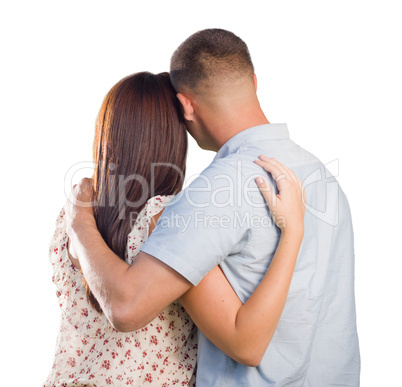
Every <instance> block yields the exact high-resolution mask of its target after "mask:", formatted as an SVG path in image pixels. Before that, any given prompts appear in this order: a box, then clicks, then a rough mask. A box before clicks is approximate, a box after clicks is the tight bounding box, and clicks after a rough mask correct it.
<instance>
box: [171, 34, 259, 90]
mask: <svg viewBox="0 0 402 387" xmlns="http://www.w3.org/2000/svg"><path fill="white" fill-rule="evenodd" d="M253 75H254V66H253V62H252V61H251V57H250V53H249V51H248V48H247V45H246V43H244V42H243V40H241V39H240V38H239V37H238V36H236V35H235V34H234V33H232V32H230V31H226V30H222V29H218V28H213V29H207V30H202V31H199V32H196V33H195V34H193V35H191V36H190V37H189V38H187V39H186V40H185V41H184V42H183V43H182V44H181V45H180V46H179V47H178V48H177V50H176V51H175V52H174V53H173V55H172V58H171V62H170V78H171V81H172V84H173V86H174V87H175V89H176V91H178V92H181V91H183V90H185V89H188V90H191V91H194V92H196V91H197V90H198V89H200V87H202V86H204V87H205V86H208V85H209V84H212V85H213V84H214V83H215V82H216V81H217V80H226V79H227V80H228V81H233V80H235V79H236V78H241V77H244V76H250V77H251V79H252V77H253ZM211 81H212V82H211Z"/></svg>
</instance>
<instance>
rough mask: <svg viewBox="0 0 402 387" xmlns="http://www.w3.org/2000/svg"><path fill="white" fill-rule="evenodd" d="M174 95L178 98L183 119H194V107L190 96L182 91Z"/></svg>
mask: <svg viewBox="0 0 402 387" xmlns="http://www.w3.org/2000/svg"><path fill="white" fill-rule="evenodd" d="M176 97H177V98H178V99H179V101H180V103H181V106H182V107H183V115H184V119H185V120H186V121H194V107H193V104H192V102H191V100H190V98H188V97H186V96H185V95H184V94H182V93H178V94H177V95H176Z"/></svg>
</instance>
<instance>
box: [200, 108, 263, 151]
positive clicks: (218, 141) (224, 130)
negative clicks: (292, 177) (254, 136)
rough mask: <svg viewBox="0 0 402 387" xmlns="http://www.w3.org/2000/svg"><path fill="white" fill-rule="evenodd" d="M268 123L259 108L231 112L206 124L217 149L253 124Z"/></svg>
mask: <svg viewBox="0 0 402 387" xmlns="http://www.w3.org/2000/svg"><path fill="white" fill-rule="evenodd" d="M264 124H269V121H268V119H267V118H266V117H265V115H264V113H263V111H262V110H261V109H255V110H254V111H249V112H242V113H241V114H233V115H231V116H230V117H227V118H226V119H220V120H219V122H211V124H210V125H209V126H208V127H209V128H210V130H211V133H213V137H214V142H215V148H216V149H214V150H215V151H218V150H219V149H220V148H221V147H222V146H223V144H225V143H226V142H227V141H229V140H230V139H231V138H232V137H234V136H235V135H236V134H238V133H240V132H242V131H244V130H246V129H249V128H252V127H254V126H259V125H264Z"/></svg>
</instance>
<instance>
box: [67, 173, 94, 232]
mask: <svg viewBox="0 0 402 387" xmlns="http://www.w3.org/2000/svg"><path fill="white" fill-rule="evenodd" d="M92 193H93V180H92V179H88V178H85V179H82V180H81V181H80V182H79V183H78V184H77V185H75V186H74V187H73V191H72V192H71V194H70V197H69V198H68V200H67V202H66V204H65V205H64V210H65V212H66V215H65V220H66V228H67V234H68V235H69V236H70V237H71V236H72V234H73V233H74V232H75V230H76V229H77V228H79V227H96V223H95V218H94V214H93V202H92Z"/></svg>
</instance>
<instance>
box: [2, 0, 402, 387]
mask: <svg viewBox="0 0 402 387" xmlns="http://www.w3.org/2000/svg"><path fill="white" fill-rule="evenodd" d="M397 3H398V2H397V1H387V0H382V1H369V0H367V1H353V0H349V1H343V0H341V1H324V0H321V1H248V2H245V1H242V2H237V1H233V0H232V1H217V0H216V1H205V0H204V1H202V2H190V1H170V2H168V1H142V2H137V1H130V2H123V1H109V2H102V1H96V2H95V1H93V2H91V1H68V2H67V1H49V2H44V1H13V2H11V1H10V2H8V4H7V5H6V3H5V2H3V3H2V5H1V9H0V29H1V31H0V32H1V35H0V36H1V56H2V59H1V72H0V79H1V86H0V89H1V91H0V92H1V101H0V102H1V104H0V106H1V115H0V125H1V140H0V144H1V148H0V156H1V164H0V165H1V174H2V178H1V190H0V193H1V200H0V206H1V212H0V214H1V235H0V238H1V242H0V243H1V253H2V254H1V266H2V268H1V282H0V286H1V289H0V295H1V303H0V305H1V309H0V310H1V320H0V323H1V327H0V335H1V341H0V347H1V354H2V358H3V360H2V361H1V362H0V368H1V372H0V375H1V378H0V380H1V382H0V384H1V385H2V386H40V385H41V383H42V382H43V381H44V379H45V378H46V376H47V373H48V371H49V370H50V367H51V364H52V356H53V351H54V344H55V339H56V333H57V328H58V318H59V310H58V305H57V300H56V296H55V288H54V286H53V284H52V282H51V269H50V264H49V262H48V258H47V249H48V242H49V240H50V237H51V235H52V232H53V225H54V220H55V218H56V216H57V214H58V211H59V209H60V208H61V206H62V205H63V203H64V201H65V193H64V185H65V183H64V177H65V174H66V173H67V171H68V169H69V168H70V167H72V166H73V165H74V164H76V163H80V162H83V161H89V160H91V146H92V137H93V133H94V122H95V118H96V115H97V113H98V109H99V107H100V104H101V102H102V99H103V97H104V95H105V94H106V92H107V91H108V90H109V89H110V88H111V86H113V84H114V83H116V82H117V81H118V80H119V79H120V78H122V77H123V76H125V75H128V74H131V73H133V72H137V71H143V70H149V71H152V72H161V71H166V70H168V66H169V59H170V55H171V53H172V52H173V51H174V49H175V48H176V47H177V46H178V45H179V44H180V43H181V42H182V41H183V40H184V39H185V38H186V37H187V36H189V35H190V34H192V33H193V32H195V31H197V30H200V29H204V28H210V27H220V28H225V29H229V30H231V31H233V32H235V33H236V34H237V35H239V36H240V37H242V38H243V40H245V41H246V42H247V44H248V45H249V49H250V51H251V54H252V58H253V60H254V64H255V68H256V73H257V77H258V84H259V86H258V95H259V98H260V101H261V105H262V107H263V109H264V111H265V113H266V116H267V117H268V119H269V120H270V122H273V123H277V122H286V123H287V124H288V126H289V130H290V133H291V136H292V138H293V139H294V140H295V141H296V142H298V143H299V144H300V145H302V146H303V147H305V148H307V149H308V150H310V151H311V152H313V153H315V154H316V155H317V156H318V157H319V158H320V159H321V160H322V161H323V162H324V163H328V162H331V161H333V160H339V164H338V165H339V180H340V183H341V186H342V187H343V189H344V191H345V192H346V194H347V195H348V198H349V201H350V204H351V208H352V215H353V219H354V227H355V240H356V296H357V312H358V329H359V335H360V344H361V354H362V377H361V381H362V383H361V385H362V386H368V387H371V386H395V385H398V383H400V377H399V375H400V361H401V356H400V348H401V346H402V340H401V337H402V335H401V328H400V327H401V326H402V318H401V315H402V313H401V296H402V285H401V283H402V281H401V268H402V265H401V259H402V253H401V235H400V234H401V231H402V230H401V226H400V221H401V220H400V219H401V216H402V213H401V198H400V197H401V188H402V185H401V166H402V165H401V162H400V157H399V155H400V154H401V146H402V141H401V136H400V132H401V129H402V126H401V113H402V112H401V108H402V91H401V90H402V76H401V73H402V59H401V47H402V45H401V36H402V27H401V25H402V24H401V16H402V15H401V11H400V10H399V9H398V4H397ZM212 157H213V154H212V153H210V152H205V151H201V150H199V149H198V148H197V146H196V145H195V144H194V143H193V142H192V143H191V146H190V151H189V159H188V162H189V167H188V169H189V173H188V176H191V175H194V174H196V173H199V172H200V171H201V170H202V169H203V168H204V167H205V166H206V165H207V164H208V163H209V162H210V160H211V159H212ZM87 172H88V171H87ZM77 176H78V175H76V176H75V178H77ZM67 189H68V187H67ZM328 350H329V351H330V350H331V349H330V348H329V349H328ZM315 387H324V386H315Z"/></svg>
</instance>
